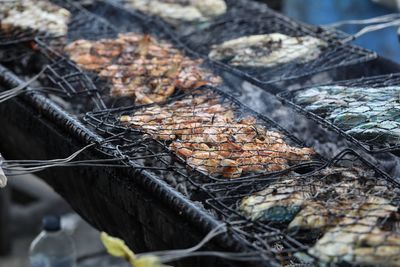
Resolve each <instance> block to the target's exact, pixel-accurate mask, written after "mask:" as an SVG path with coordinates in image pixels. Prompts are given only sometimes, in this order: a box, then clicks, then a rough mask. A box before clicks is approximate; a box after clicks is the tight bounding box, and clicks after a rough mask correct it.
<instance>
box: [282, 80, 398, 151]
mask: <svg viewBox="0 0 400 267" xmlns="http://www.w3.org/2000/svg"><path fill="white" fill-rule="evenodd" d="M399 85H400V75H399V74H390V75H381V76H374V77H368V78H362V79H354V80H348V81H340V82H335V83H332V84H327V85H321V86H314V87H309V88H303V89H299V90H295V91H292V92H285V93H282V94H280V95H279V96H278V97H279V98H280V99H282V100H283V101H285V102H287V103H288V104H290V105H291V106H293V107H294V108H295V109H297V110H299V111H300V112H301V113H304V114H306V116H307V117H309V118H311V119H313V120H315V121H317V122H318V123H320V124H322V125H323V126H325V127H329V128H330V129H333V130H335V131H336V132H338V133H339V134H340V135H342V136H344V137H346V138H347V139H348V140H349V141H351V142H352V143H354V144H356V145H358V146H360V147H362V148H363V149H365V150H366V151H369V152H385V151H392V152H394V153H396V151H398V150H399V148H400V135H399V133H400V130H399V129H400V127H399V124H398V122H397V121H398V118H399V110H400V109H399V108H400V106H399V105H398V92H399V90H400V89H399V88H400V87H399Z"/></svg>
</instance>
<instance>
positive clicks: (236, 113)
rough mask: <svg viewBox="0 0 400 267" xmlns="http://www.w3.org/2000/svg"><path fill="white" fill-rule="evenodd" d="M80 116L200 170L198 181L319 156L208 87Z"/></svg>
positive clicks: (271, 169)
mask: <svg viewBox="0 0 400 267" xmlns="http://www.w3.org/2000/svg"><path fill="white" fill-rule="evenodd" d="M86 121H87V122H88V123H89V124H90V125H92V126H93V127H94V128H95V129H96V130H97V131H99V132H101V133H102V134H105V135H106V136H109V135H117V136H121V138H122V140H125V141H127V142H129V141H130V142H134V143H135V145H133V146H131V149H138V148H142V149H145V150H148V151H147V152H146V153H150V156H155V157H156V158H157V157H160V156H161V157H164V158H163V159H162V160H160V158H157V160H156V161H154V160H151V161H150V162H151V163H152V164H153V165H154V164H158V163H163V165H164V167H163V168H164V169H167V170H168V169H170V170H174V168H176V169H177V170H179V171H182V172H186V171H187V170H189V169H192V170H195V171H196V172H197V173H201V174H202V176H203V177H206V178H202V179H203V181H201V182H204V181H207V180H209V181H224V180H227V179H237V180H243V179H245V180H251V179H255V180H256V179H258V177H260V176H265V175H268V174H276V173H283V172H289V171H296V172H307V171H310V170H312V169H313V168H315V166H319V165H321V164H322V162H323V160H322V159H321V158H320V157H319V156H318V155H317V154H316V153H315V152H314V150H313V149H311V148H305V147H304V146H303V145H302V144H301V142H299V141H298V140H297V139H296V138H295V137H293V136H292V135H290V134H289V133H288V132H286V131H285V130H284V129H282V128H281V127H279V126H278V125H277V124H276V123H274V122H273V121H271V120H270V119H268V118H266V117H264V116H262V115H259V114H257V113H255V112H253V111H251V110H249V109H247V108H245V107H243V106H242V105H241V104H240V103H239V102H237V101H235V100H234V99H233V98H232V97H230V96H228V95H226V94H225V93H222V92H221V91H220V90H218V89H216V88H213V87H201V88H199V89H196V90H192V91H190V92H189V93H187V94H184V95H182V96H178V97H176V98H174V99H171V100H170V101H168V102H167V103H165V104H160V105H155V104H154V105H144V106H138V107H133V106H132V107H126V108H119V109H110V110H104V111H100V112H94V113H88V114H87V115H86ZM175 164H178V166H174V165H175Z"/></svg>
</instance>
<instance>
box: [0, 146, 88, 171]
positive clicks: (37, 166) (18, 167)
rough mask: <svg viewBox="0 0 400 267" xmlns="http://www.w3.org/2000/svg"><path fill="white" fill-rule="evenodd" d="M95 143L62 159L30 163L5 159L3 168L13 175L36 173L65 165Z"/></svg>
mask: <svg viewBox="0 0 400 267" xmlns="http://www.w3.org/2000/svg"><path fill="white" fill-rule="evenodd" d="M94 145H95V143H92V144H89V145H87V146H85V147H83V148H81V149H79V150H78V151H76V152H74V153H73V154H72V155H70V156H69V157H66V158H62V159H52V160H43V161H31V163H30V164H25V165H24V164H18V163H17V164H12V163H11V164H7V161H3V164H2V168H3V170H5V171H7V172H10V174H11V175H21V174H26V173H35V172H39V171H43V170H44V169H47V168H53V167H59V166H65V165H66V164H67V165H68V163H69V162H70V161H72V160H73V159H74V158H76V157H77V156H78V155H79V154H80V153H82V152H83V151H85V150H86V149H88V148H90V147H93V146H94Z"/></svg>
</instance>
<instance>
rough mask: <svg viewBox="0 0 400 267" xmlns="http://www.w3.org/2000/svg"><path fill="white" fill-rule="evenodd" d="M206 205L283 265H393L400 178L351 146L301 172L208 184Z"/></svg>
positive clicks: (396, 241) (259, 248)
mask: <svg viewBox="0 0 400 267" xmlns="http://www.w3.org/2000/svg"><path fill="white" fill-rule="evenodd" d="M203 190H204V191H206V192H208V194H209V196H210V197H209V199H208V200H207V201H206V203H207V205H206V208H210V209H211V210H214V211H216V212H217V216H219V218H220V219H221V220H223V221H225V222H228V223H232V225H235V226H236V228H239V231H240V232H241V233H242V234H243V236H245V237H246V239H247V240H248V241H249V242H250V243H251V244H252V246H253V247H254V248H255V249H257V250H259V251H260V253H261V254H266V256H267V257H270V258H271V259H273V260H272V262H273V263H275V264H277V265H281V266H282V265H284V266H286V265H292V264H298V265H300V266H305V265H307V266H308V265H312V266H314V265H318V264H328V265H334V266H335V265H345V266H347V265H363V264H367V265H391V264H393V263H394V262H396V261H397V260H398V254H397V251H398V241H399V238H400V232H399V228H398V224H399V219H400V217H399V215H400V214H399V213H398V207H399V204H400V202H399V200H400V199H399V190H400V188H399V184H398V183H395V182H394V181H392V179H390V178H389V177H388V176H387V175H386V174H384V173H381V172H380V171H379V170H377V169H376V168H375V167H373V166H371V165H370V164H369V163H368V162H366V161H364V160H362V159H361V158H360V157H359V156H358V155H356V154H355V153H354V152H351V151H344V152H342V153H341V154H339V155H338V156H337V157H336V158H335V159H334V160H333V161H332V162H330V163H329V164H328V165H327V166H326V167H324V168H322V169H320V170H317V171H315V172H313V173H310V174H306V175H300V176H298V175H297V176H293V175H288V176H280V177H271V178H265V179H259V180H258V181H257V182H253V183H247V182H246V183H243V182H240V181H239V182H236V181H229V182H223V183H219V184H216V183H214V184H210V185H204V186H203Z"/></svg>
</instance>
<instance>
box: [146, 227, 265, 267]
mask: <svg viewBox="0 0 400 267" xmlns="http://www.w3.org/2000/svg"><path fill="white" fill-rule="evenodd" d="M226 232H227V229H226V225H225V224H220V225H219V226H217V227H216V228H214V229H213V230H211V231H210V232H209V233H208V234H207V235H206V236H205V237H204V238H203V239H202V240H201V241H200V242H199V243H198V244H197V245H195V246H193V247H191V248H188V249H180V250H167V251H158V252H151V253H142V254H138V257H139V258H140V257H142V256H147V255H155V256H157V257H158V258H159V259H160V262H162V263H167V262H171V261H176V260H179V259H183V258H187V257H194V256H215V257H220V258H225V259H230V260H235V261H248V260H251V259H253V260H255V259H259V258H260V257H259V255H258V254H256V253H239V252H225V251H198V250H199V249H201V248H202V247H203V246H204V245H205V244H207V243H208V242H209V241H211V240H212V239H213V238H214V237H216V236H218V235H220V234H223V233H226Z"/></svg>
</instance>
